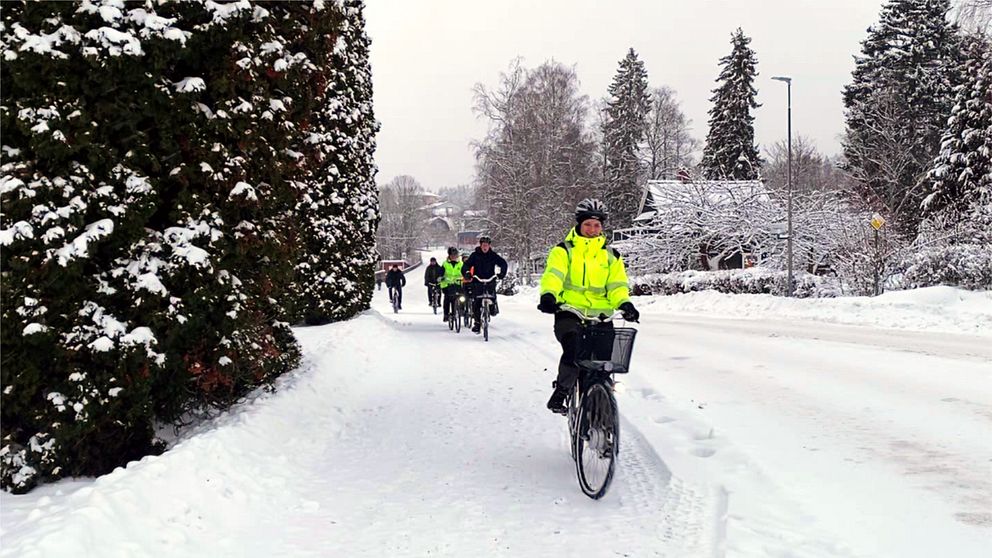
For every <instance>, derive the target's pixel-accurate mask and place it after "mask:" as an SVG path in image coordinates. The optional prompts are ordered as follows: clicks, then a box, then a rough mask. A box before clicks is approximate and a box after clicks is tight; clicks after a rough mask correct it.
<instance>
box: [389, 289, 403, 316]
mask: <svg viewBox="0 0 992 558" xmlns="http://www.w3.org/2000/svg"><path fill="white" fill-rule="evenodd" d="M397 290H398V289H395V288H392V287H391V288H390V289H389V303H390V304H392V305H393V314H396V313H398V312H399V311H400V297H399V293H398V292H397Z"/></svg>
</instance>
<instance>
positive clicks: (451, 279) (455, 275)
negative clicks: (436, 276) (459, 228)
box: [441, 246, 462, 321]
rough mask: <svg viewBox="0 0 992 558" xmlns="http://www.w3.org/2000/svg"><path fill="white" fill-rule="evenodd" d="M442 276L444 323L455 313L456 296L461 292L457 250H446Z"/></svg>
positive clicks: (460, 264) (453, 248)
mask: <svg viewBox="0 0 992 558" xmlns="http://www.w3.org/2000/svg"><path fill="white" fill-rule="evenodd" d="M441 269H442V270H443V271H444V274H443V275H442V276H441V291H442V292H443V293H444V321H448V315H449V314H450V313H453V312H454V311H455V304H458V295H459V294H461V292H462V261H461V259H460V258H459V257H458V248H455V247H454V246H452V247H451V248H448V259H446V260H444V264H443V265H442V266H441Z"/></svg>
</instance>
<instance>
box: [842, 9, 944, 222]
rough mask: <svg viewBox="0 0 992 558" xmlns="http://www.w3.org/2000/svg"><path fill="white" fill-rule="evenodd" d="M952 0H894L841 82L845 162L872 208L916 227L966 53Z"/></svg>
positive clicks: (882, 14) (860, 192)
mask: <svg viewBox="0 0 992 558" xmlns="http://www.w3.org/2000/svg"><path fill="white" fill-rule="evenodd" d="M949 9H950V0H890V1H889V2H888V3H886V4H885V5H884V6H883V7H882V13H881V16H880V19H879V22H878V24H877V25H874V26H872V27H871V28H869V30H868V37H867V38H866V39H865V40H864V42H862V51H861V55H860V56H857V57H856V59H855V69H854V73H853V80H852V82H851V83H850V84H849V85H847V86H846V87H845V88H844V106H845V108H846V119H847V134H846V138H845V141H844V155H845V157H846V159H847V169H848V171H849V172H850V173H851V174H852V175H853V176H854V178H855V179H856V180H857V182H858V184H859V188H858V194H859V195H860V197H861V198H862V200H863V201H864V202H865V203H866V204H868V205H869V206H870V207H873V208H875V210H877V211H881V212H882V213H885V214H887V215H889V216H890V217H891V218H890V221H891V224H892V225H893V226H894V228H895V229H896V230H901V231H902V232H903V233H906V234H912V233H914V232H915V230H916V226H917V223H918V222H919V220H920V202H921V201H922V199H923V197H924V196H925V195H926V191H927V187H926V174H927V172H928V170H929V169H930V167H931V163H932V161H933V158H934V157H935V156H936V154H937V151H938V148H939V146H940V137H941V133H942V131H943V129H944V125H945V123H946V122H947V118H948V116H949V115H950V108H951V102H952V95H953V94H952V89H953V87H954V85H955V82H956V81H957V75H958V74H957V67H958V64H959V60H960V56H961V46H960V38H959V36H958V31H957V27H956V26H955V25H954V24H953V23H951V22H950V21H949V20H948V18H947V13H948V10H949Z"/></svg>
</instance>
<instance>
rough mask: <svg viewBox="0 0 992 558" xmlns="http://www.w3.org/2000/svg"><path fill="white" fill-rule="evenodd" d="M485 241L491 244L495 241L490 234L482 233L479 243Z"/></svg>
mask: <svg viewBox="0 0 992 558" xmlns="http://www.w3.org/2000/svg"><path fill="white" fill-rule="evenodd" d="M483 242H487V243H489V244H492V243H493V239H492V238H491V237H490V236H489V235H488V234H484V235H482V236H480V237H479V244H482V243H483Z"/></svg>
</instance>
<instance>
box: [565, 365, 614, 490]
mask: <svg viewBox="0 0 992 558" xmlns="http://www.w3.org/2000/svg"><path fill="white" fill-rule="evenodd" d="M577 419H578V428H577V435H576V436H575V472H576V475H577V476H578V478H579V487H580V488H582V492H583V493H584V494H585V495H586V496H588V497H590V498H592V499H593V500H598V499H600V498H602V497H603V495H604V494H606V491H607V490H608V489H609V488H610V482H611V481H612V480H613V472H614V470H615V468H616V459H617V451H618V449H619V446H620V416H619V414H618V413H617V401H616V399H615V398H614V397H613V391H612V390H611V389H610V388H609V386H608V385H607V384H606V383H605V382H603V381H598V382H595V383H594V384H592V385H591V386H589V388H588V389H587V390H586V394H585V396H584V397H583V398H582V403H581V407H580V408H579V416H578V417H577Z"/></svg>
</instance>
